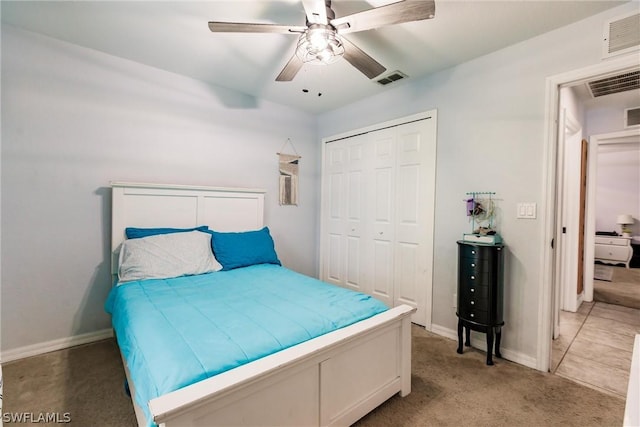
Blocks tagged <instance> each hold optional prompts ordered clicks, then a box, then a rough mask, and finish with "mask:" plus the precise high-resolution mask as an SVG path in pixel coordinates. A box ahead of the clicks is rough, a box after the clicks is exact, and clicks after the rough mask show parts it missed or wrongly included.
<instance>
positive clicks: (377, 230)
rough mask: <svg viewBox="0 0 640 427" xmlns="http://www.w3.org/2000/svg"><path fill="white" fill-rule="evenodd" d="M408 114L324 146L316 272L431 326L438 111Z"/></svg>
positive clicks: (415, 321) (332, 281)
mask: <svg viewBox="0 0 640 427" xmlns="http://www.w3.org/2000/svg"><path fill="white" fill-rule="evenodd" d="M413 119H414V120H407V122H408V123H393V124H392V125H387V126H380V127H381V128H382V129H379V130H375V129H372V130H369V129H368V130H367V131H366V132H359V131H354V134H356V136H352V137H346V138H345V137H340V138H339V139H337V140H335V141H332V142H329V143H327V144H325V147H324V164H323V172H322V174H323V178H322V179H323V193H322V212H321V229H322V230H321V249H320V253H321V268H320V271H321V279H323V280H326V281H328V282H330V283H334V284H337V285H340V286H345V287H348V288H350V289H353V290H358V291H360V292H366V293H368V294H370V295H373V296H375V297H376V298H378V299H380V300H381V301H383V302H384V303H385V304H387V305H388V306H389V307H393V306H396V305H399V304H408V305H410V306H413V307H416V308H417V312H416V313H415V314H414V316H413V317H412V321H413V322H414V323H418V324H420V325H424V326H427V327H428V328H430V326H431V294H432V275H433V273H432V270H433V224H434V211H435V194H434V192H435V162H436V112H435V111H430V112H428V114H427V113H423V114H422V115H420V118H419V119H417V120H416V117H413ZM387 124H388V123H387Z"/></svg>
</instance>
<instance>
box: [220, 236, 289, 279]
mask: <svg viewBox="0 0 640 427" xmlns="http://www.w3.org/2000/svg"><path fill="white" fill-rule="evenodd" d="M208 232H209V233H211V234H212V236H213V237H212V239H211V246H212V247H213V254H214V255H215V257H216V259H217V260H218V262H219V263H220V264H222V269H223V270H232V269H234V268H239V267H248V266H250V265H254V264H277V265H282V264H281V263H280V260H279V259H278V255H277V254H276V250H275V247H274V244H273V239H272V238H271V234H270V233H269V229H268V228H267V227H264V228H263V229H261V230H256V231H244V232H240V233H221V232H218V231H212V230H210V231H208Z"/></svg>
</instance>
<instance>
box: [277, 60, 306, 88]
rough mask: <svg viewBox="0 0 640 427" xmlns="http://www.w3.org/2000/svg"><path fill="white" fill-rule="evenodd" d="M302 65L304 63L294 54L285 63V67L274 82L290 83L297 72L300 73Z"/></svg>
mask: <svg viewBox="0 0 640 427" xmlns="http://www.w3.org/2000/svg"><path fill="white" fill-rule="evenodd" d="M302 65H304V62H302V60H301V59H300V58H298V55H296V54H295V53H294V54H293V56H292V57H291V59H290V60H289V62H287V65H285V66H284V68H283V69H282V71H280V74H278V77H276V81H277V82H290V81H291V80H293V78H294V77H295V76H296V74H298V71H300V68H302Z"/></svg>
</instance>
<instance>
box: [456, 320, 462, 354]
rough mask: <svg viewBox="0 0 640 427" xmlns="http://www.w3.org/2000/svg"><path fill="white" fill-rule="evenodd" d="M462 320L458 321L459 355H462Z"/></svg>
mask: <svg viewBox="0 0 640 427" xmlns="http://www.w3.org/2000/svg"><path fill="white" fill-rule="evenodd" d="M462 326H463V325H462V319H458V350H457V351H458V354H462Z"/></svg>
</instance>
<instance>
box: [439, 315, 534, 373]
mask: <svg viewBox="0 0 640 427" xmlns="http://www.w3.org/2000/svg"><path fill="white" fill-rule="evenodd" d="M431 332H433V333H434V334H436V335H440V336H443V337H445V338H449V339H452V340H454V341H456V342H457V341H458V331H457V330H453V329H449V328H445V327H444V326H440V325H434V324H432V325H431ZM476 334H478V335H477V336H474V335H476ZM480 336H482V337H484V336H485V335H484V334H479V333H476V332H472V333H471V347H474V348H477V349H478V350H482V351H485V352H486V351H487V341H486V340H485V339H483V338H480ZM500 353H502V358H503V359H507V360H510V361H511V362H515V363H517V364H519V365H523V366H526V367H528V368H532V369H536V370H538V361H537V360H536V358H534V357H531V356H527V355H526V354H522V353H520V352H518V351H513V350H510V349H508V348H504V347H502V346H501V348H500Z"/></svg>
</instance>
